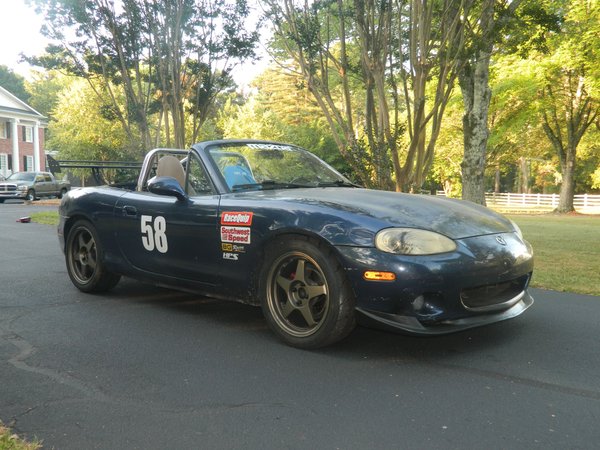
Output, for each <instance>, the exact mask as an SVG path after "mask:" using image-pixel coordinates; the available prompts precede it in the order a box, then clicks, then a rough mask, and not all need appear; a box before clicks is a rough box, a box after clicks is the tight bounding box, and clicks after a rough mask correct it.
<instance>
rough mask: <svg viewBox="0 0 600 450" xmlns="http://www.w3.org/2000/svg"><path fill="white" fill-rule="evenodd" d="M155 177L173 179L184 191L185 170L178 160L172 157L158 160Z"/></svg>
mask: <svg viewBox="0 0 600 450" xmlns="http://www.w3.org/2000/svg"><path fill="white" fill-rule="evenodd" d="M156 176H157V177H172V178H175V179H176V180H177V181H178V182H179V185H180V186H181V189H185V170H184V169H183V166H182V165H181V162H180V161H179V159H177V158H176V157H175V156H173V155H165V156H163V157H161V158H160V159H159V160H158V167H157V168H156Z"/></svg>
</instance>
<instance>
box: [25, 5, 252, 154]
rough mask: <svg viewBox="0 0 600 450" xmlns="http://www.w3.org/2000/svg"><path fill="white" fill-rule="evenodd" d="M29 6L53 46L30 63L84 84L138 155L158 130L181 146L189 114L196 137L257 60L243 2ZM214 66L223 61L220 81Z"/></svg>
mask: <svg viewBox="0 0 600 450" xmlns="http://www.w3.org/2000/svg"><path fill="white" fill-rule="evenodd" d="M32 1H34V2H35V3H36V4H37V9H38V11H41V12H42V13H43V14H44V15H45V17H46V19H47V22H46V25H45V27H44V30H43V31H44V32H45V34H46V35H47V36H48V37H50V38H52V39H53V40H54V41H55V43H54V44H52V45H50V46H48V47H47V53H46V54H45V55H42V56H41V57H37V58H29V60H30V61H31V62H34V63H38V64H40V65H42V66H44V67H46V68H57V69H62V70H66V71H67V72H69V73H71V74H74V75H77V76H80V77H83V78H85V79H86V80H87V81H88V83H89V85H90V87H91V88H92V90H93V92H94V93H95V95H96V96H97V97H98V98H99V99H101V101H102V104H103V109H104V110H105V112H106V114H108V115H111V116H113V117H114V119H115V120H118V121H119V122H120V124H121V126H122V127H123V130H124V131H125V133H126V134H127V136H128V140H129V141H130V142H135V141H136V140H137V139H139V141H140V143H141V145H140V146H139V147H140V151H141V152H143V151H145V150H146V149H147V148H149V147H151V146H152V145H154V144H156V143H158V142H159V140H160V139H159V135H160V132H161V127H160V124H161V123H162V124H165V126H168V125H169V124H170V123H172V124H173V125H174V129H173V135H174V136H175V141H176V144H177V145H179V146H183V145H184V144H185V143H186V142H185V141H186V140H187V139H186V136H185V129H186V122H187V114H188V113H189V112H190V111H191V113H192V115H193V117H194V119H193V120H194V125H195V126H194V130H196V131H197V129H198V128H199V126H200V125H201V122H202V120H205V118H206V115H207V112H208V111H209V109H210V106H211V105H212V103H213V102H214V99H215V95H216V93H218V92H219V91H220V90H222V89H224V88H225V87H226V86H228V82H227V81H228V80H229V78H228V73H229V71H230V70H231V68H232V67H233V66H234V65H235V63H236V62H237V61H240V60H243V59H245V58H248V57H249V56H251V55H252V54H253V48H254V45H255V42H256V40H257V34H256V33H255V32H251V33H247V32H246V31H245V27H243V26H240V24H243V23H245V19H246V18H247V16H248V14H249V9H248V8H247V5H246V1H245V0H218V1H208V0H164V1H158V0H122V1H120V2H116V1H114V0H85V1H81V0H32ZM216 61H222V62H224V63H223V67H224V68H222V69H221V73H218V74H215V69H214V65H215V62H216ZM120 97H123V98H125V104H124V105H122V104H120V103H119V101H118V98H120ZM187 105H191V106H190V108H189V109H190V111H186V106H187ZM158 112H160V114H159V116H160V118H161V119H160V120H159V121H156V120H153V117H152V116H153V115H154V114H155V113H158ZM170 136H171V133H170V131H169V132H167V140H170Z"/></svg>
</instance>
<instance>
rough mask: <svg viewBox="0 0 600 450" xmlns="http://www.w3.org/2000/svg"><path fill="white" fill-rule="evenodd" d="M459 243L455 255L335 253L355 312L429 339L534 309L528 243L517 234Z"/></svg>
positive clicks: (368, 251)
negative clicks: (390, 276) (373, 277)
mask: <svg viewBox="0 0 600 450" xmlns="http://www.w3.org/2000/svg"><path fill="white" fill-rule="evenodd" d="M499 237H501V238H502V239H498V238H499ZM456 243H457V250H456V251H455V252H450V253H445V254H439V255H429V256H406V255H391V254H387V253H383V252H381V251H379V250H377V249H375V248H364V247H363V248H358V247H338V248H337V249H338V251H339V253H340V256H341V259H342V264H343V265H344V267H345V269H346V274H347V276H348V279H349V280H350V282H351V284H352V286H353V289H354V293H355V295H356V299H357V310H358V311H359V312H360V313H361V315H362V316H363V317H365V318H367V319H369V321H375V322H377V323H379V324H380V325H384V326H385V327H386V328H393V329H399V330H403V331H405V332H407V333H411V334H425V335H427V334H444V333H450V332H454V331H460V330H464V329H468V328H473V327H477V326H481V325H487V324H490V323H494V322H499V321H502V320H506V319H510V318H512V317H515V316H517V315H519V314H521V313H523V312H524V311H525V310H526V309H527V308H529V307H530V306H531V305H532V304H533V298H532V297H531V296H530V295H529V293H528V291H527V288H528V285H529V281H530V279H531V275H532V271H533V254H532V250H531V247H530V245H529V244H528V243H526V242H524V241H523V240H521V239H520V238H519V237H518V236H517V235H516V234H514V233H502V234H501V235H487V236H479V237H473V238H466V239H462V240H457V241H456ZM367 270H375V271H389V272H393V273H394V274H395V275H396V279H395V280H394V281H391V282H386V281H368V280H365V279H364V277H363V275H364V273H365V271H367Z"/></svg>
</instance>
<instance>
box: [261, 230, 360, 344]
mask: <svg viewBox="0 0 600 450" xmlns="http://www.w3.org/2000/svg"><path fill="white" fill-rule="evenodd" d="M264 261H265V262H264V264H263V267H262V270H261V273H260V278H259V289H260V295H261V305H262V310H263V314H264V315H265V318H266V320H267V323H268V324H269V326H270V328H271V329H272V330H273V331H274V332H275V333H276V334H277V335H278V336H279V337H280V338H281V339H282V340H283V341H284V342H286V343H287V344H289V345H291V346H293V347H298V348H303V349H315V348H319V347H324V346H326V345H330V344H333V343H334V342H337V341H339V340H341V339H343V338H344V337H346V336H347V335H348V334H349V333H350V332H351V331H352V330H353V329H354V326H355V325H356V317H355V312H354V308H355V305H356V299H355V297H354V294H353V292H352V289H351V288H350V285H349V283H348V280H347V278H346V276H345V274H344V270H343V269H342V267H341V266H340V264H339V263H338V261H337V260H336V259H335V257H334V255H333V253H332V251H331V250H330V249H328V248H326V246H325V245H324V244H319V243H317V242H313V241H311V240H308V239H304V238H302V237H300V236H297V237H296V236H294V237H287V238H278V239H277V240H276V241H275V242H273V243H272V244H271V245H269V246H268V248H267V249H266V251H265V259H264Z"/></svg>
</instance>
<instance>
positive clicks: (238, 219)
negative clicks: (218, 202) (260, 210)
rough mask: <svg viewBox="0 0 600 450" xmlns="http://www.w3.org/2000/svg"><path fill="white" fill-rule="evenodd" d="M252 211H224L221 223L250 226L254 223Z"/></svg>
mask: <svg viewBox="0 0 600 450" xmlns="http://www.w3.org/2000/svg"><path fill="white" fill-rule="evenodd" d="M252 215H253V213H251V212H228V211H225V212H222V213H221V225H241V226H246V227H249V226H250V225H252Z"/></svg>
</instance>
